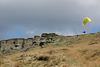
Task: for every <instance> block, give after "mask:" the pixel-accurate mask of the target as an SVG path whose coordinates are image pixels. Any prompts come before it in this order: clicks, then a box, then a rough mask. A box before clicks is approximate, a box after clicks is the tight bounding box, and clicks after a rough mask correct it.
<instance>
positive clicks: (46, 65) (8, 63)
mask: <svg viewBox="0 0 100 67" xmlns="http://www.w3.org/2000/svg"><path fill="white" fill-rule="evenodd" d="M0 59H1V60H0V64H1V67H56V66H57V67H100V35H97V34H86V35H79V37H77V38H73V39H69V40H66V41H65V42H56V43H51V44H49V45H47V46H46V47H45V48H40V47H36V48H35V49H34V50H33V49H31V50H30V51H27V52H24V53H18V54H13V55H10V56H5V57H1V58H0ZM3 60H4V61H3Z"/></svg>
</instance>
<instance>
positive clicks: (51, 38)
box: [0, 33, 60, 55]
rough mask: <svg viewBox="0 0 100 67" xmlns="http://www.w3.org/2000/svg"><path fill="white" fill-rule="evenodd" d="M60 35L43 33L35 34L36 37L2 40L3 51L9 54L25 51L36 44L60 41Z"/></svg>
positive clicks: (0, 44) (0, 42) (0, 43)
mask: <svg viewBox="0 0 100 67" xmlns="http://www.w3.org/2000/svg"><path fill="white" fill-rule="evenodd" d="M58 37H59V35H57V34H55V33H49V34H48V33H43V34H42V35H41V36H34V38H28V39H24V38H14V39H8V40H1V41H0V48H1V52H2V54H4V55H9V54H13V53H17V52H24V51H27V50H28V49H30V48H34V47H35V46H40V47H42V48H43V47H44V45H47V44H48V43H53V42H57V41H60V39H59V38H58Z"/></svg>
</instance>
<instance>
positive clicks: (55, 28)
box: [0, 0, 100, 39]
mask: <svg viewBox="0 0 100 67" xmlns="http://www.w3.org/2000/svg"><path fill="white" fill-rule="evenodd" d="M84 17H90V18H91V19H92V23H88V24H87V25H86V27H85V29H86V30H87V31H88V32H91V30H92V28H94V27H100V22H99V21H100V19H99V17H100V0H0V39H5V38H7V35H6V34H5V33H8V32H9V31H10V30H11V29H12V28H14V27H15V26H22V27H23V28H24V29H26V33H25V35H27V34H30V36H33V35H36V34H41V33H43V32H56V33H60V34H62V35H72V34H79V33H81V32H82V31H83V30H84V28H83V26H82V21H83V19H84ZM33 32H34V33H33ZM32 34H33V35H32ZM16 35H17V34H16ZM23 36H24V35H23ZM30 36H29V35H28V37H30Z"/></svg>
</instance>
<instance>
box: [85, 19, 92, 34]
mask: <svg viewBox="0 0 100 67" xmlns="http://www.w3.org/2000/svg"><path fill="white" fill-rule="evenodd" d="M88 21H89V22H91V19H90V18H88V17H86V18H85V19H84V20H83V26H85V25H86V23H87V22H88ZM83 33H86V32H85V30H84V32H83Z"/></svg>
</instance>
